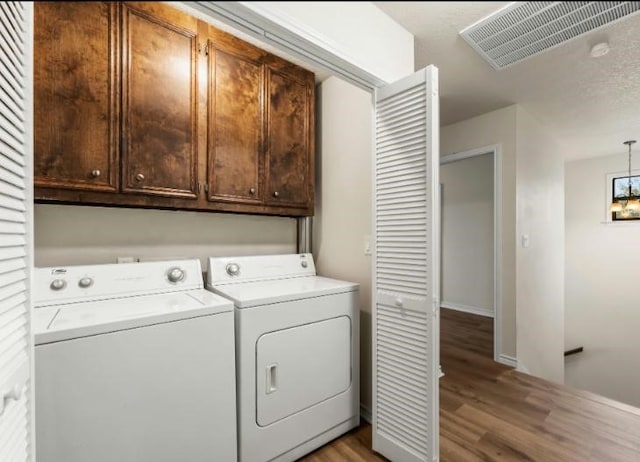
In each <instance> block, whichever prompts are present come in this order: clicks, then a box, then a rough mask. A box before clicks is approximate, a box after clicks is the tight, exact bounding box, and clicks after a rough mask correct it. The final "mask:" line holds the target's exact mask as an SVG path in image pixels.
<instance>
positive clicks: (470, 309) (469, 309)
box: [440, 302, 494, 318]
mask: <svg viewBox="0 0 640 462" xmlns="http://www.w3.org/2000/svg"><path fill="white" fill-rule="evenodd" d="M440 306H441V307H442V308H448V309H450V310H456V311H463V312H465V313H471V314H477V315H479V316H484V317H487V318H493V316H494V315H493V311H492V310H490V309H488V308H478V307H477V306H469V305H461V304H460V303H449V302H440Z"/></svg>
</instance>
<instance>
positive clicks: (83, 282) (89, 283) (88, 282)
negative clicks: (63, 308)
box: [78, 277, 93, 289]
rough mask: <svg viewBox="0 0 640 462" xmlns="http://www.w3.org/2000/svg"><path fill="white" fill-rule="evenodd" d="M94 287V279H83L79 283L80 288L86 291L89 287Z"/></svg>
mask: <svg viewBox="0 0 640 462" xmlns="http://www.w3.org/2000/svg"><path fill="white" fill-rule="evenodd" d="M92 285H93V279H91V278H89V277H85V278H82V279H80V280H79V281H78V287H81V288H83V289H86V288H87V287H91V286H92Z"/></svg>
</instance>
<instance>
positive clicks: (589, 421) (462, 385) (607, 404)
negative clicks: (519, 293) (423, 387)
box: [301, 309, 640, 462]
mask: <svg viewBox="0 0 640 462" xmlns="http://www.w3.org/2000/svg"><path fill="white" fill-rule="evenodd" d="M440 334H441V363H442V369H443V371H444V373H445V376H444V377H443V378H442V379H441V380H440V460H441V462H479V461H540V462H565V461H567V462H574V461H575V462H587V461H593V462H616V461H620V462H639V461H640V409H638V408H634V407H632V406H628V405H626V404H622V403H619V402H617V401H613V400H610V399H607V398H604V397H602V396H599V395H595V394H593V393H589V392H585V391H581V390H576V389H573V388H569V387H565V386H563V385H558V384H554V383H551V382H547V381H546V380H542V379H538V378H535V377H532V376H530V375H527V374H522V373H520V372H516V371H515V370H514V369H512V368H510V367H507V366H504V365H502V364H498V363H496V362H494V361H493V360H492V359H491V358H492V351H493V320H492V319H490V318H484V317H482V316H476V315H471V314H466V313H459V312H455V311H451V310H446V309H442V310H441V325H440ZM370 448H371V426H370V425H369V424H367V423H363V425H361V426H360V427H359V428H357V429H355V430H353V431H352V432H350V433H348V434H346V435H344V436H342V437H341V438H338V439H336V440H334V441H333V442H331V443H329V444H328V445H326V446H323V447H322V448H320V449H318V450H317V451H315V452H313V453H311V454H309V455H308V456H306V457H304V458H303V459H301V460H303V461H305V462H340V461H350V462H351V461H352V462H366V461H384V460H386V459H384V458H383V457H380V456H379V455H377V454H375V453H374V452H373V451H371V449H370ZM397 462H402V461H397Z"/></svg>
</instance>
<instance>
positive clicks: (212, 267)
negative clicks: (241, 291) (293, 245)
mask: <svg viewBox="0 0 640 462" xmlns="http://www.w3.org/2000/svg"><path fill="white" fill-rule="evenodd" d="M207 269H208V271H207V285H208V286H210V287H215V286H219V285H223V284H229V283H237V282H255V281H269V280H272V279H285V278H292V277H303V276H315V275H316V267H315V264H314V263H313V256H312V255H311V254H310V253H301V254H287V255H260V256H251V257H211V258H209V260H208V268H207Z"/></svg>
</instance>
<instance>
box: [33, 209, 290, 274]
mask: <svg viewBox="0 0 640 462" xmlns="http://www.w3.org/2000/svg"><path fill="white" fill-rule="evenodd" d="M34 219H35V231H34V232H35V265H36V266H59V265H82V264H100V263H115V262H116V258H117V257H120V256H133V257H136V258H140V259H141V260H143V261H144V260H150V259H171V258H174V257H178V258H183V257H186V258H200V259H201V261H202V265H203V267H202V269H203V270H205V268H206V264H205V260H206V258H207V257H208V256H226V255H267V254H277V253H295V252H296V240H297V235H296V221H295V219H293V218H280V217H259V216H248V215H247V216H245V215H232V214H221V213H206V212H184V211H167V210H146V209H125V208H108V207H84V206H72V205H50V204H37V205H36V207H35V217H34Z"/></svg>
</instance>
